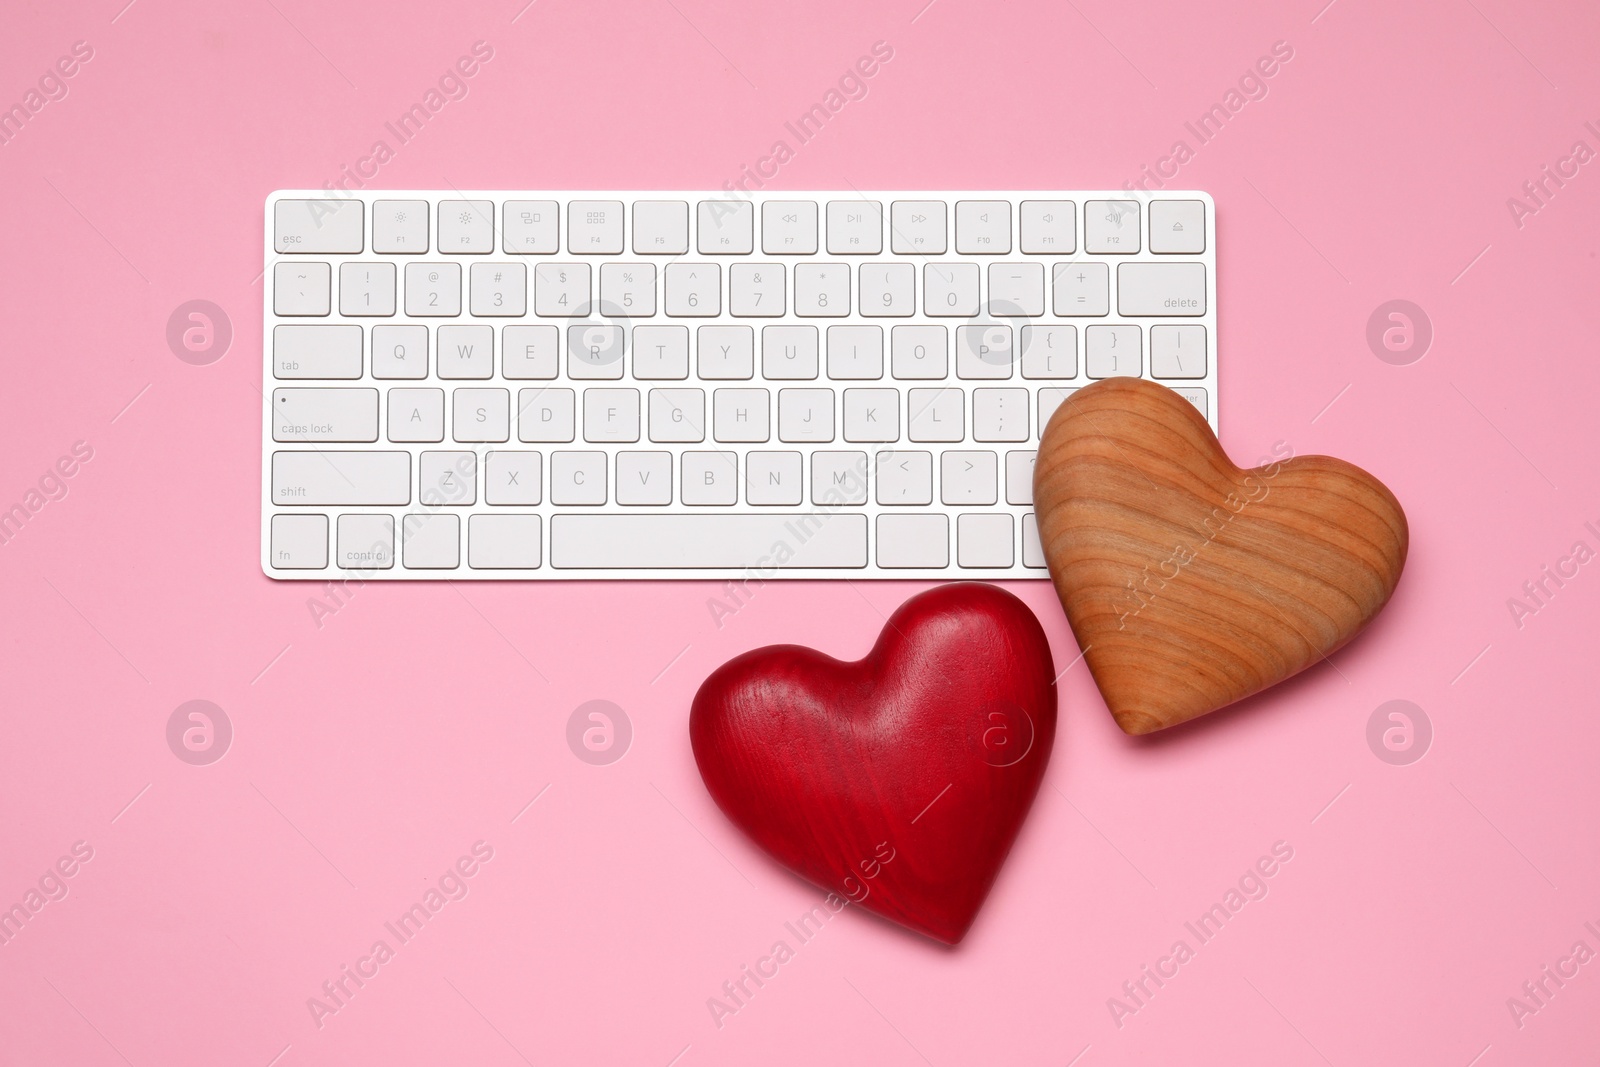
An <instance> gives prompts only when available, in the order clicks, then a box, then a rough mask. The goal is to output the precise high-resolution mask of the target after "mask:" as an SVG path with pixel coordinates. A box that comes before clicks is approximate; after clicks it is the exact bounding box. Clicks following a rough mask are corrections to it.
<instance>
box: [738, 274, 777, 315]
mask: <svg viewBox="0 0 1600 1067" xmlns="http://www.w3.org/2000/svg"><path fill="white" fill-rule="evenodd" d="M783 289H784V268H783V264H782V263H735V264H733V265H732V266H731V267H729V268H728V311H729V312H730V313H732V314H734V315H738V316H740V317H742V318H743V317H749V318H757V317H760V318H776V317H778V316H779V315H782V314H783V307H784V299H783Z"/></svg>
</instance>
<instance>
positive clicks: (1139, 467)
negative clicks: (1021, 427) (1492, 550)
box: [1034, 378, 1407, 734]
mask: <svg viewBox="0 0 1600 1067" xmlns="http://www.w3.org/2000/svg"><path fill="white" fill-rule="evenodd" d="M1034 501H1035V504H1036V507H1037V514H1038V519H1039V533H1040V538H1041V540H1042V542H1043V546H1044V553H1045V558H1046V561H1047V562H1048V563H1049V566H1050V576H1051V578H1052V579H1053V580H1054V582H1055V587H1056V593H1057V595H1059V596H1060V598H1061V603H1062V606H1063V607H1065V608H1066V612H1067V619H1068V620H1069V621H1070V622H1071V624H1072V630H1073V633H1074V634H1075V635H1076V636H1077V638H1078V643H1079V645H1080V646H1081V647H1082V648H1083V649H1084V660H1085V662H1086V663H1088V665H1089V669H1090V671H1092V672H1093V674H1094V679H1095V682H1096V683H1097V684H1098V685H1099V687H1100V692H1101V694H1102V695H1103V696H1104V697H1105V700H1106V704H1107V706H1108V707H1109V708H1110V709H1111V713H1112V715H1114V716H1115V717H1116V720H1117V724H1118V725H1119V726H1121V727H1122V729H1123V730H1125V731H1126V732H1128V733H1130V734H1147V733H1151V732H1153V731H1155V730H1162V729H1165V728H1167V727H1169V726H1173V725H1175V724H1177V723H1180V722H1184V721H1186V720H1188V719H1193V718H1195V717H1196V716H1199V715H1204V714H1206V713H1207V712H1210V711H1215V710H1216V709H1217V708H1220V707H1223V706H1225V705H1227V704H1231V703H1233V702H1234V701H1236V700H1240V699H1243V698H1244V697H1247V696H1249V695H1251V694H1252V693H1256V692H1259V691H1261V690H1262V689H1265V688H1267V687H1268V686H1271V685H1274V684H1276V683H1278V682H1280V681H1282V680H1283V679H1285V678H1288V677H1289V676H1290V675H1293V674H1295V673H1296V672H1298V671H1301V670H1304V669H1305V668H1306V667H1309V666H1311V665H1312V664H1315V663H1319V662H1321V661H1322V660H1323V659H1325V658H1326V657H1327V656H1329V655H1331V654H1332V653H1333V652H1334V650H1335V649H1337V648H1339V647H1340V646H1341V645H1343V644H1344V643H1345V642H1347V641H1349V640H1350V639H1351V638H1352V637H1354V636H1355V635H1356V634H1357V633H1359V632H1360V631H1361V629H1362V627H1364V626H1366V625H1367V623H1369V622H1370V621H1372V618H1373V617H1374V616H1375V615H1377V613H1378V611H1379V609H1381V608H1382V607H1383V605H1384V604H1385V603H1387V602H1388V600H1389V596H1390V594H1392V593H1393V592H1394V588H1395V584H1396V583H1397V582H1398V581H1399V579H1400V571H1401V568H1402V567H1403V566H1404V565H1405V559H1406V548H1407V530H1406V517H1405V513H1404V512H1403V511H1401V509H1400V504H1399V502H1398V501H1396V500H1395V498H1394V495H1393V494H1392V493H1390V492H1389V490H1388V489H1387V488H1385V487H1384V485H1383V483H1382V482H1380V481H1378V480H1377V479H1376V478H1374V477H1373V476H1372V475H1370V474H1368V473H1367V472H1366V471H1364V470H1362V469H1360V468H1359V467H1355V466H1352V465H1351V464H1349V463H1345V462H1344V461H1342V460H1338V459H1332V458H1330V457H1327V456H1301V457H1291V455H1290V451H1289V449H1288V448H1287V446H1284V445H1282V444H1281V443H1280V445H1279V446H1278V448H1277V449H1276V454H1275V455H1273V456H1270V457H1266V458H1265V459H1264V460H1263V462H1262V465H1261V466H1258V467H1255V468H1252V469H1250V470H1241V469H1240V468H1239V467H1236V466H1234V464H1233V463H1232V462H1231V461H1230V460H1229V459H1228V457H1227V455H1226V454H1225V453H1224V452H1223V450H1222V446H1221V445H1220V444H1219V443H1218V442H1217V439H1216V436H1215V435H1214V434H1213V433H1212V432H1211V428H1210V427H1209V426H1208V425H1207V424H1206V422H1205V420H1204V419H1203V418H1201V417H1200V414H1199V412H1197V411H1196V410H1195V409H1194V407H1193V406H1192V405H1190V404H1189V403H1188V402H1187V401H1185V400H1184V399H1183V398H1182V397H1180V396H1178V395H1177V394H1176V393H1174V392H1172V391H1171V390H1170V389H1167V388H1166V387H1164V386H1160V385H1156V384H1154V383H1152V382H1147V381H1142V380H1140V379H1136V378H1109V379H1106V380H1104V381H1100V382H1096V383H1095V384H1093V385H1091V386H1089V387H1087V388H1085V389H1080V390H1078V391H1077V392H1076V393H1074V394H1073V395H1072V398H1071V400H1070V401H1069V402H1068V403H1066V404H1063V405H1062V406H1061V407H1060V408H1059V409H1058V410H1057V412H1056V414H1055V416H1054V417H1053V418H1052V419H1051V420H1050V424H1049V426H1047V427H1046V428H1045V432H1044V434H1043V437H1042V440H1041V441H1040V446H1039V458H1038V462H1037V464H1036V466H1035V469H1034Z"/></svg>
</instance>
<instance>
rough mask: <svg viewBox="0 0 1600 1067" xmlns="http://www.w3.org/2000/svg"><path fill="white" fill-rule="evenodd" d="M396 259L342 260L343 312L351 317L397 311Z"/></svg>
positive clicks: (340, 274) (340, 293)
mask: <svg viewBox="0 0 1600 1067" xmlns="http://www.w3.org/2000/svg"><path fill="white" fill-rule="evenodd" d="M394 280H395V271H394V264H393V263H341V264H340V265H339V314H341V315H345V316H348V317H350V318H358V317H361V316H366V315H372V316H386V315H393V314H394Z"/></svg>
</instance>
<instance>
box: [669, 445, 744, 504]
mask: <svg viewBox="0 0 1600 1067" xmlns="http://www.w3.org/2000/svg"><path fill="white" fill-rule="evenodd" d="M678 495H679V499H681V500H682V501H683V502H684V503H685V504H693V505H717V506H721V505H727V504H733V503H735V502H737V501H738V499H739V454H738V453H737V452H685V453H684V454H683V488H682V490H681V491H680V492H679V494H678Z"/></svg>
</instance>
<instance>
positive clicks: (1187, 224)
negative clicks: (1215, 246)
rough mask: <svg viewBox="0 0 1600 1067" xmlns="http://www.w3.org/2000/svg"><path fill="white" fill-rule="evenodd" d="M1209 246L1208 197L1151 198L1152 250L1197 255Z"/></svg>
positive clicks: (1163, 252) (1172, 253)
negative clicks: (1191, 198) (1206, 201)
mask: <svg viewBox="0 0 1600 1067" xmlns="http://www.w3.org/2000/svg"><path fill="white" fill-rule="evenodd" d="M1205 250H1206V204H1205V201H1204V200H1152V201H1150V251H1152V252H1156V253H1159V254H1164V255H1195V254H1198V253H1200V252H1204V251H1205Z"/></svg>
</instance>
